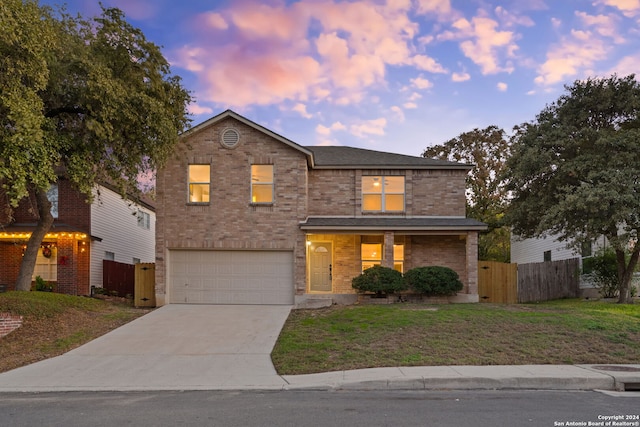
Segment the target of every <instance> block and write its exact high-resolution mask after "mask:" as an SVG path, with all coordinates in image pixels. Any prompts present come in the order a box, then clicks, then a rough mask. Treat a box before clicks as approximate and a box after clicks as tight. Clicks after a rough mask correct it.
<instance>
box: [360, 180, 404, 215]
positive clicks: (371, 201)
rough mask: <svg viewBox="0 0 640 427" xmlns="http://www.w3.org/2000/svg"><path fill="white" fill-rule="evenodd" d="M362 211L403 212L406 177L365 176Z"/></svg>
mask: <svg viewBox="0 0 640 427" xmlns="http://www.w3.org/2000/svg"><path fill="white" fill-rule="evenodd" d="M362 210H363V211H365V212H403V211H404V176H363V177H362Z"/></svg>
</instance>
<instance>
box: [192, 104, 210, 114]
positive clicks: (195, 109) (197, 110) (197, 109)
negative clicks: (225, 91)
mask: <svg viewBox="0 0 640 427" xmlns="http://www.w3.org/2000/svg"><path fill="white" fill-rule="evenodd" d="M187 109H188V110H189V113H191V114H193V115H196V116H197V115H199V114H211V113H213V108H209V107H203V106H200V105H198V104H196V103H191V104H189V106H188V107H187Z"/></svg>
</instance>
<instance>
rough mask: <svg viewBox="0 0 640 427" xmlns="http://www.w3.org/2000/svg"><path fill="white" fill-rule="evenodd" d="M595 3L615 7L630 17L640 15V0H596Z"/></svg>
mask: <svg viewBox="0 0 640 427" xmlns="http://www.w3.org/2000/svg"><path fill="white" fill-rule="evenodd" d="M595 4H602V5H606V6H611V7H614V8H616V9H618V10H620V11H621V12H622V13H623V14H624V16H626V17H628V18H633V17H635V16H637V15H640V0H596V1H595Z"/></svg>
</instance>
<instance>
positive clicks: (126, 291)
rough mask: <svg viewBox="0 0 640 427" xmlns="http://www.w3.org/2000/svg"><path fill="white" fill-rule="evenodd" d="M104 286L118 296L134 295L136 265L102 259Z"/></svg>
mask: <svg viewBox="0 0 640 427" xmlns="http://www.w3.org/2000/svg"><path fill="white" fill-rule="evenodd" d="M102 287H103V288H104V289H106V290H107V291H109V292H112V293H114V294H115V295H117V296H120V297H125V296H127V295H131V296H133V292H134V287H135V266H134V265H133V264H124V263H122V262H116V261H109V260H103V261H102Z"/></svg>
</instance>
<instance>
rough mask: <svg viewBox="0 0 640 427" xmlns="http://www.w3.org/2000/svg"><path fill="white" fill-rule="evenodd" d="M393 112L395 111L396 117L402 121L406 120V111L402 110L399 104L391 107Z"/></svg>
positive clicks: (394, 115)
mask: <svg viewBox="0 0 640 427" xmlns="http://www.w3.org/2000/svg"><path fill="white" fill-rule="evenodd" d="M391 112H392V113H393V117H395V119H396V120H397V121H398V122H400V123H402V122H404V119H405V117H404V111H402V108H400V107H398V106H397V105H394V106H392V107H391Z"/></svg>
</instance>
